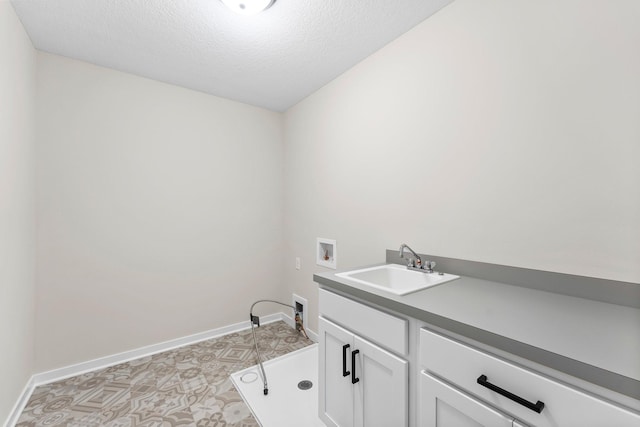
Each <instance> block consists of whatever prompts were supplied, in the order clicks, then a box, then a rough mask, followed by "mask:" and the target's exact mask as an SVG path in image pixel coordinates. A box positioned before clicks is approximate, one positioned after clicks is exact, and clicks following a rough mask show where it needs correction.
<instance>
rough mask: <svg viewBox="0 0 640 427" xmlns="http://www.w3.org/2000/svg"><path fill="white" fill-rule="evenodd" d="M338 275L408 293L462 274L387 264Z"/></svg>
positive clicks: (447, 280)
mask: <svg viewBox="0 0 640 427" xmlns="http://www.w3.org/2000/svg"><path fill="white" fill-rule="evenodd" d="M336 276H338V277H341V278H343V279H348V280H352V281H354V282H357V283H360V284H363V285H367V286H372V287H374V288H378V289H383V290H385V291H388V292H392V293H394V294H396V295H406V294H409V293H411V292H416V291H420V290H422V289H426V288H430V287H431V286H436V285H441V284H443V283H446V282H450V281H451V280H455V279H458V278H460V276H454V275H453V274H446V273H444V274H441V273H437V272H434V273H423V272H421V271H415V270H408V269H407V267H405V266H402V265H399V264H386V265H379V266H377V267H369V268H363V269H360V270H353V271H345V272H343V273H337V274H336Z"/></svg>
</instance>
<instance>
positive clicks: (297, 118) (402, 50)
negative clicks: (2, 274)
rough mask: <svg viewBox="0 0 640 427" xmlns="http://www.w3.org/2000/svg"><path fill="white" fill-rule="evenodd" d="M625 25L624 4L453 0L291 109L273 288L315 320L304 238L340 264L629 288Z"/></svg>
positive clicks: (627, 7)
mask: <svg viewBox="0 0 640 427" xmlns="http://www.w3.org/2000/svg"><path fill="white" fill-rule="evenodd" d="M638 22H640V3H639V2H637V1H635V0H627V1H615V2H601V1H596V0H591V1H561V2H551V1H546V2H528V1H511V0H503V1H497V0H492V1H477V0H457V1H456V2H454V3H452V4H451V5H449V6H447V7H446V8H444V9H443V10H442V11H440V12H438V13H437V14H435V15H434V16H433V17H431V18H430V19H428V20H426V21H425V22H423V23H422V24H420V25H418V26H417V27H415V28H414V29H413V30H412V31H410V32H408V33H406V34H405V35H403V36H401V37H400V38H398V39H397V40H395V41H394V42H392V43H391V44H389V45H387V46H386V47H385V48H383V49H381V50H380V51H378V52H376V53H375V54H374V55H372V56H371V57H369V58H367V59H366V60H365V61H363V62H361V63H360V64H358V65H356V66H355V67H353V68H352V69H351V70H350V71H348V72H347V73H345V74H343V75H342V76H340V77H339V78H337V79H336V80H334V81H333V82H332V83H331V84H329V85H327V86H325V87H324V88H323V89H321V90H319V91H318V92H316V93H315V94H313V95H312V96H310V97H308V98H307V99H306V100H304V101H302V102H301V103H299V104H298V105H297V106H295V107H293V108H292V109H290V110H289V111H288V112H287V113H286V114H285V242H286V245H287V247H286V251H285V259H284V260H283V262H284V268H285V277H286V283H287V286H288V288H289V289H290V290H292V291H296V292H298V293H300V294H301V295H305V296H307V297H309V298H310V305H311V308H315V306H316V301H317V300H316V298H317V297H316V286H315V285H314V284H313V282H312V279H311V276H312V274H313V273H314V272H318V271H327V270H326V269H325V268H322V267H318V266H316V265H315V261H314V258H315V252H314V251H315V239H316V237H325V238H331V239H336V240H337V246H338V254H339V258H338V268H348V267H355V266H359V265H364V264H371V263H377V262H383V261H384V256H385V249H387V248H392V249H393V248H397V247H399V246H400V244H401V243H402V242H406V243H408V244H409V245H410V246H411V247H412V248H413V249H415V250H416V251H419V252H422V253H430V254H434V255H440V256H445V257H453V258H461V259H467V260H474V261H482V262H489V263H496V264H504V265H511V266H517V267H526V268H534V269H540V270H547V271H554V272H561V273H569V274H577V275H584V276H593V277H601V278H607V279H613V280H622V281H631V282H636V283H640V262H639V258H638V254H639V253H640V191H639V183H640V167H638V159H640V143H639V141H640V120H638V117H640V79H638V76H640V56H639V55H638V46H640V26H638V25H637V23H638ZM296 256H299V257H301V258H302V269H301V270H300V271H297V270H295V267H294V259H295V257H296ZM315 314H317V313H312V312H311V313H310V317H309V318H310V319H311V318H315V316H311V315H315ZM312 327H313V328H315V327H316V326H315V324H313V325H312Z"/></svg>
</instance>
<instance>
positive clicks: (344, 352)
mask: <svg viewBox="0 0 640 427" xmlns="http://www.w3.org/2000/svg"><path fill="white" fill-rule="evenodd" d="M349 347H351V346H350V345H349V344H345V345H343V346H342V376H343V377H346V376H348V375H349V374H350V373H351V372H349V371H347V349H349Z"/></svg>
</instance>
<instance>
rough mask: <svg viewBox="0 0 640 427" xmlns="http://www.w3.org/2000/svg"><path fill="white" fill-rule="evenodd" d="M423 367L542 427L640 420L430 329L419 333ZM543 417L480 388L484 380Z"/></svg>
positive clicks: (625, 423) (627, 423) (597, 425)
mask: <svg viewBox="0 0 640 427" xmlns="http://www.w3.org/2000/svg"><path fill="white" fill-rule="evenodd" d="M420 365H421V368H422V369H425V370H426V371H428V372H432V373H434V374H435V375H437V376H440V377H441V378H444V379H446V380H447V381H448V382H450V383H452V384H454V385H456V386H457V387H459V388H461V389H464V390H467V391H468V392H469V393H471V394H473V395H475V396H478V397H479V398H481V399H482V400H484V401H485V402H488V403H489V404H491V405H493V406H494V407H496V408H499V409H501V410H503V411H505V412H507V413H510V414H512V415H513V416H514V417H515V418H516V419H518V420H522V421H523V422H524V423H525V424H528V425H531V426H538V427H559V426H562V427H564V426H569V427H570V426H580V427H588V426H594V427H600V426H616V427H623V426H629V427H632V426H633V427H637V426H639V425H640V415H638V414H636V413H634V412H631V411H629V410H626V409H623V408H621V407H618V406H615V405H613V404H610V403H608V402H606V401H604V400H601V399H598V398H596V397H594V396H592V395H590V394H587V393H586V392H583V391H581V390H578V389H576V388H573V387H570V386H567V385H565V384H563V383H560V382H557V381H555V380H552V379H550V378H548V377H546V376H543V375H541V374H538V373H536V372H533V371H530V370H528V369H524V368H522V367H520V366H517V365H515V364H512V363H510V362H507V361H505V360H503V359H500V358H498V357H496V356H493V355H490V354H488V353H485V352H483V351H480V350H478V349H476V348H473V347H471V346H468V345H466V344H462V343H460V342H458V341H455V340H453V339H451V338H448V337H445V336H443V335H440V334H438V333H435V332H432V331H429V330H427V329H421V330H420ZM483 375H484V376H485V377H486V379H485V381H486V382H488V383H490V384H493V385H495V386H497V387H499V388H500V389H502V390H504V391H507V392H510V393H513V394H514V395H516V396H517V397H520V398H522V399H524V400H526V401H528V402H531V403H532V404H535V403H537V402H538V401H541V402H543V403H544V408H543V409H542V411H541V412H540V413H536V412H535V411H533V410H532V409H529V408H527V407H526V406H524V405H523V404H522V403H517V402H515V401H514V400H512V399H510V398H508V397H505V396H503V395H502V394H500V393H499V392H497V391H494V390H491V389H489V388H487V387H485V386H483V385H481V384H479V383H478V379H479V377H481V376H483Z"/></svg>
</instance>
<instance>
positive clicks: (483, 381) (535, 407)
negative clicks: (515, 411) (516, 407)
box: [478, 375, 544, 413]
mask: <svg viewBox="0 0 640 427" xmlns="http://www.w3.org/2000/svg"><path fill="white" fill-rule="evenodd" d="M478 384H480V385H481V386H483V387H486V388H488V389H489V390H493V391H495V392H496V393H498V394H501V395H503V396H504V397H506V398H507V399H511V400H513V401H514V402H517V403H519V404H521V405H522V406H526V407H527V408H529V409H531V410H532V411H535V412H537V413H540V412H542V410H543V409H544V403H543V402H540V401H539V400H538V401H537V402H536V403H531V402H529V401H528V400H525V399H523V398H521V397H520V396H516V395H515V394H513V393H511V392H509V391H507V390H505V389H503V388H500V387H498V386H497V385H495V384H491V383H490V382H489V381H488V380H487V376H486V375H480V376H479V377H478Z"/></svg>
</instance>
